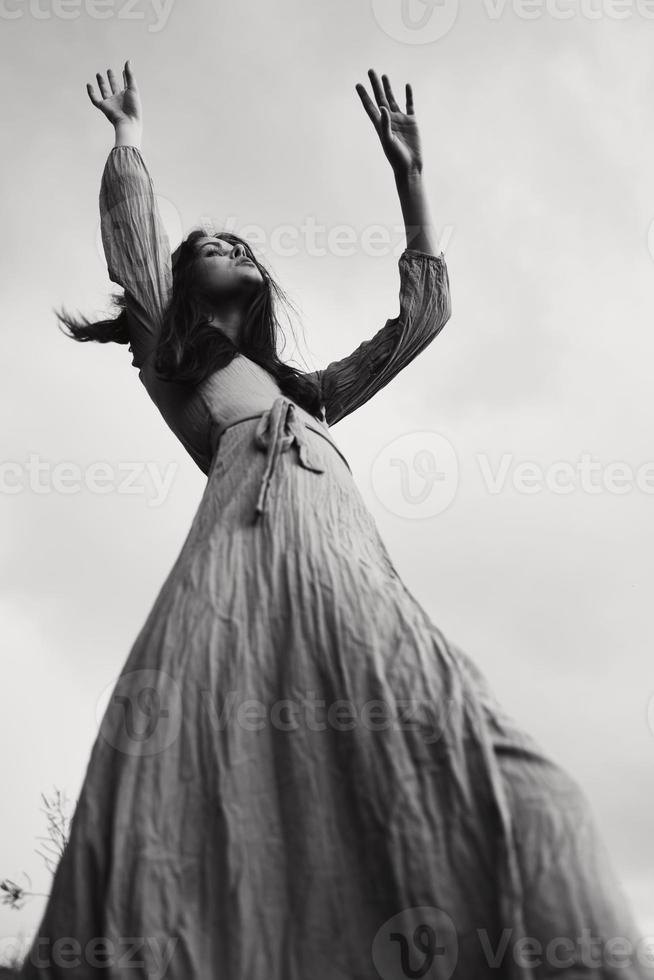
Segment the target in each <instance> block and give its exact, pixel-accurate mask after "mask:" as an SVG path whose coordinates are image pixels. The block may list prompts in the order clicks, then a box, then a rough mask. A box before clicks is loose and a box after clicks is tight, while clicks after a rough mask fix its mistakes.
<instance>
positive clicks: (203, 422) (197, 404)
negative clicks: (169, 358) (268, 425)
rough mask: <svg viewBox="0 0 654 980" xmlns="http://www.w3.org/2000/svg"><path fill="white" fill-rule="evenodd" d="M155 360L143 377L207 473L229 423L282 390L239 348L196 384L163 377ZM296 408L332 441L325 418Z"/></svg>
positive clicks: (142, 372) (266, 404)
mask: <svg viewBox="0 0 654 980" xmlns="http://www.w3.org/2000/svg"><path fill="white" fill-rule="evenodd" d="M153 362H154V357H153V356H152V355H151V356H150V357H148V358H147V360H146V361H145V363H144V365H143V366H142V368H141V369H140V371H139V376H140V378H141V381H142V382H143V384H144V385H145V387H146V389H147V390H148V392H149V394H150V397H151V398H152V400H153V401H154V402H155V404H156V405H157V408H158V409H159V411H160V412H161V414H162V415H163V417H164V419H165V421H166V423H167V424H168V426H169V427H170V428H171V429H172V431H173V432H174V433H175V435H176V436H177V438H178V439H179V440H180V442H182V444H183V445H184V446H185V448H186V450H187V452H188V453H189V454H190V455H191V456H192V457H193V459H194V460H195V462H196V463H197V464H198V466H199V467H200V469H201V470H202V471H203V472H204V473H208V471H209V466H210V463H211V460H212V459H213V456H214V453H215V451H216V448H217V445H218V441H219V440H220V437H221V435H222V434H223V432H224V431H225V429H226V428H227V427H228V426H230V425H233V424H234V423H235V422H238V421H240V420H241V419H243V418H248V417H250V416H252V415H257V414H259V413H261V412H264V411H267V410H268V409H269V408H271V407H272V405H273V403H274V401H275V400H276V399H277V398H279V396H280V394H281V391H280V388H279V385H278V384H277V381H276V379H275V378H274V377H273V376H272V375H271V374H269V372H268V371H266V370H265V369H264V368H262V367H261V366H260V365H259V364H257V363H255V362H254V361H251V360H249V358H248V357H246V356H245V355H244V354H237V355H236V357H235V358H234V359H233V360H232V361H230V363H229V364H228V365H227V366H226V367H223V368H220V369H219V370H218V371H215V372H214V373H213V374H211V375H210V376H209V377H208V378H207V379H206V380H205V381H204V382H202V384H200V385H199V386H198V387H196V388H191V387H189V386H186V385H185V386H180V385H175V384H171V383H170V382H166V381H161V380H160V379H159V378H158V377H157V375H156V373H155V371H154V367H153ZM296 412H297V413H298V414H299V415H300V416H301V418H302V419H303V420H304V421H305V422H307V421H308V422H310V424H311V426H313V427H314V428H319V429H320V431H321V432H322V433H323V434H324V435H325V436H326V438H328V439H329V440H330V441H331V442H333V438H332V436H331V434H330V431H329V426H328V425H327V423H326V422H325V421H324V419H322V418H319V417H318V416H314V415H310V414H309V413H308V412H307V411H306V410H305V409H304V408H302V407H301V406H300V405H296Z"/></svg>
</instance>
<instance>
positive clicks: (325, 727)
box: [22, 396, 654, 980]
mask: <svg viewBox="0 0 654 980" xmlns="http://www.w3.org/2000/svg"><path fill="white" fill-rule="evenodd" d="M629 946H630V947H631V951H630V952H625V950H627V949H628V948H629ZM652 975H654V971H652V969H651V963H650V965H649V966H648V963H647V959H646V956H645V954H644V953H643V949H642V943H641V942H640V937H639V934H638V930H637V928H636V925H635V922H634V919H633V917H632V913H631V910H630V907H629V904H628V902H627V900H626V898H625V895H624V893H623V892H622V891H621V888H620V885H619V883H618V881H617V880H616V877H615V875H614V873H613V870H612V867H611V861H610V858H609V856H608V855H607V853H606V851H605V849H604V846H603V844H602V842H601V840H600V839H599V837H598V834H597V831H596V828H595V824H594V822H593V816H592V813H591V812H590V808H589V804H588V802H587V800H586V797H585V796H584V794H583V792H582V790H581V789H580V788H579V786H578V785H577V784H576V783H575V782H574V780H573V779H572V778H570V777H569V776H568V775H567V774H566V773H565V772H564V771H563V770H562V769H561V768H559V767H558V766H557V765H556V764H555V763H553V762H552V761H550V760H549V759H548V758H547V757H546V756H545V755H544V754H543V753H542V752H541V750H540V749H539V747H538V746H537V745H536V744H535V742H534V741H533V740H532V739H531V738H530V737H529V736H527V735H526V734H525V733H523V732H522V731H520V730H519V729H518V728H517V727H516V726H515V725H514V724H513V722H512V721H511V719H510V718H508V717H507V716H506V715H505V714H504V712H503V711H502V709H501V707H500V705H499V704H498V703H497V701H496V700H495V698H494V696H493V694H492V693H491V691H490V689H489V687H488V684H487V683H486V681H485V678H484V677H483V675H482V673H481V672H480V671H479V669H478V668H477V667H476V666H475V664H474V663H473V661H472V660H471V659H470V658H469V657H468V656H467V655H466V654H464V653H463V652H462V651H461V650H459V649H458V648H457V647H456V646H454V645H453V644H452V643H450V642H448V641H447V640H446V639H445V638H444V636H443V634H442V633H441V632H440V630H439V629H438V628H437V627H436V626H435V625H434V624H433V623H432V622H431V621H430V619H429V618H428V616H427V615H426V613H425V611H424V610H423V609H422V607H421V606H420V604H419V603H418V602H417V600H416V599H415V598H414V597H413V596H412V595H411V593H410V592H409V591H408V590H407V588H406V587H405V586H404V584H403V583H402V581H401V579H400V577H399V576H398V574H397V572H396V570H395V568H394V566H393V563H392V561H391V559H390V557H389V555H388V553H387V550H386V547H385V545H384V543H383V542H382V540H381V538H380V535H379V532H378V529H377V527H376V524H375V522H374V519H373V517H372V516H371V514H370V512H369V511H368V509H367V506H366V504H365V502H364V500H363V498H362V496H361V494H360V492H359V490H358V488H357V486H356V484H355V482H354V479H353V477H352V473H351V471H350V468H349V465H348V463H347V461H346V459H345V458H344V456H343V455H342V454H341V453H340V451H339V450H338V449H337V448H336V447H335V445H334V444H333V443H332V442H331V440H330V439H329V438H328V437H327V436H326V435H325V434H324V433H321V432H320V431H318V429H317V428H312V427H310V426H309V425H308V424H306V423H305V422H304V421H303V415H302V414H301V413H299V412H297V411H296V409H295V406H294V404H293V403H292V402H289V401H288V400H287V399H286V398H285V397H283V396H280V398H278V399H277V400H276V402H275V404H274V406H273V408H272V409H270V410H268V411H267V412H265V413H262V414H260V415H258V416H254V417H251V418H248V419H244V420H240V421H239V422H238V423H235V424H232V425H231V426H229V427H228V428H226V429H225V430H224V432H223V433H222V435H221V437H220V441H219V443H218V447H217V450H216V452H215V455H214V457H213V460H212V464H211V469H210V472H209V475H208V481H207V485H206V489H205V491H204V494H203V497H202V500H201V503H200V505H199V507H198V510H197V513H196V515H195V518H194V520H193V523H192V526H191V529H190V531H189V534H188V537H187V539H186V541H185V543H184V545H183V547H182V550H181V552H180V554H179V557H178V559H177V561H176V562H175V564H174V566H173V568H172V570H171V572H170V574H169V575H168V577H167V579H166V581H165V582H164V584H163V587H162V588H161V590H160V593H159V595H158V597H157V599H156V601H155V603H154V606H153V608H152V610H151V612H150V614H149V616H148V618H147V620H146V622H145V624H144V626H143V627H142V629H141V631H140V633H139V635H138V637H137V639H136V641H135V643H134V645H133V647H132V649H131V651H130V654H129V656H128V658H127V661H126V663H125V665H124V667H123V669H122V671H121V674H120V677H119V678H118V681H117V683H116V686H115V688H114V690H113V693H112V696H111V698H110V701H109V704H108V706H107V708H106V711H105V714H104V717H103V719H102V722H101V724H100V730H99V732H98V735H97V738H96V741H95V743H94V745H93V748H92V752H91V755H90V760H89V763H88V767H87V771H86V774H85V778H84V782H83V785H82V790H81V793H80V796H79V799H78V801H77V805H76V809H75V812H74V815H73V820H72V825H71V830H70V837H69V841H68V844H67V847H66V850H65V852H64V854H63V856H62V858H61V860H60V862H59V864H58V866H57V869H56V873H55V876H54V880H53V885H52V890H51V894H50V898H49V900H48V903H47V906H46V909H45V912H44V915H43V918H42V921H41V924H40V928H39V929H38V931H37V934H36V936H35V939H34V941H33V944H32V948H31V950H30V952H29V954H28V957H27V959H26V961H25V964H24V966H23V972H22V977H23V980H33V978H37V977H38V978H41V980H44V978H48V980H55V978H56V980H62V978H65V980H82V978H84V980H87V978H94V980H95V978H104V980H119V978H120V980H124V978H129V980H131V978H134V980H137V978H138V980H141V978H146V977H147V978H155V977H156V978H157V980H162V978H167V980H378V978H380V977H381V978H382V980H405V978H407V977H412V978H416V977H424V978H426V980H449V978H454V980H486V978H491V977H493V978H510V980H525V978H537V980H541V978H550V977H557V978H563V980H577V978H582V977H583V978H584V980H600V978H602V980H604V978H610V980H642V978H645V977H647V978H650V977H652Z"/></svg>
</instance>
